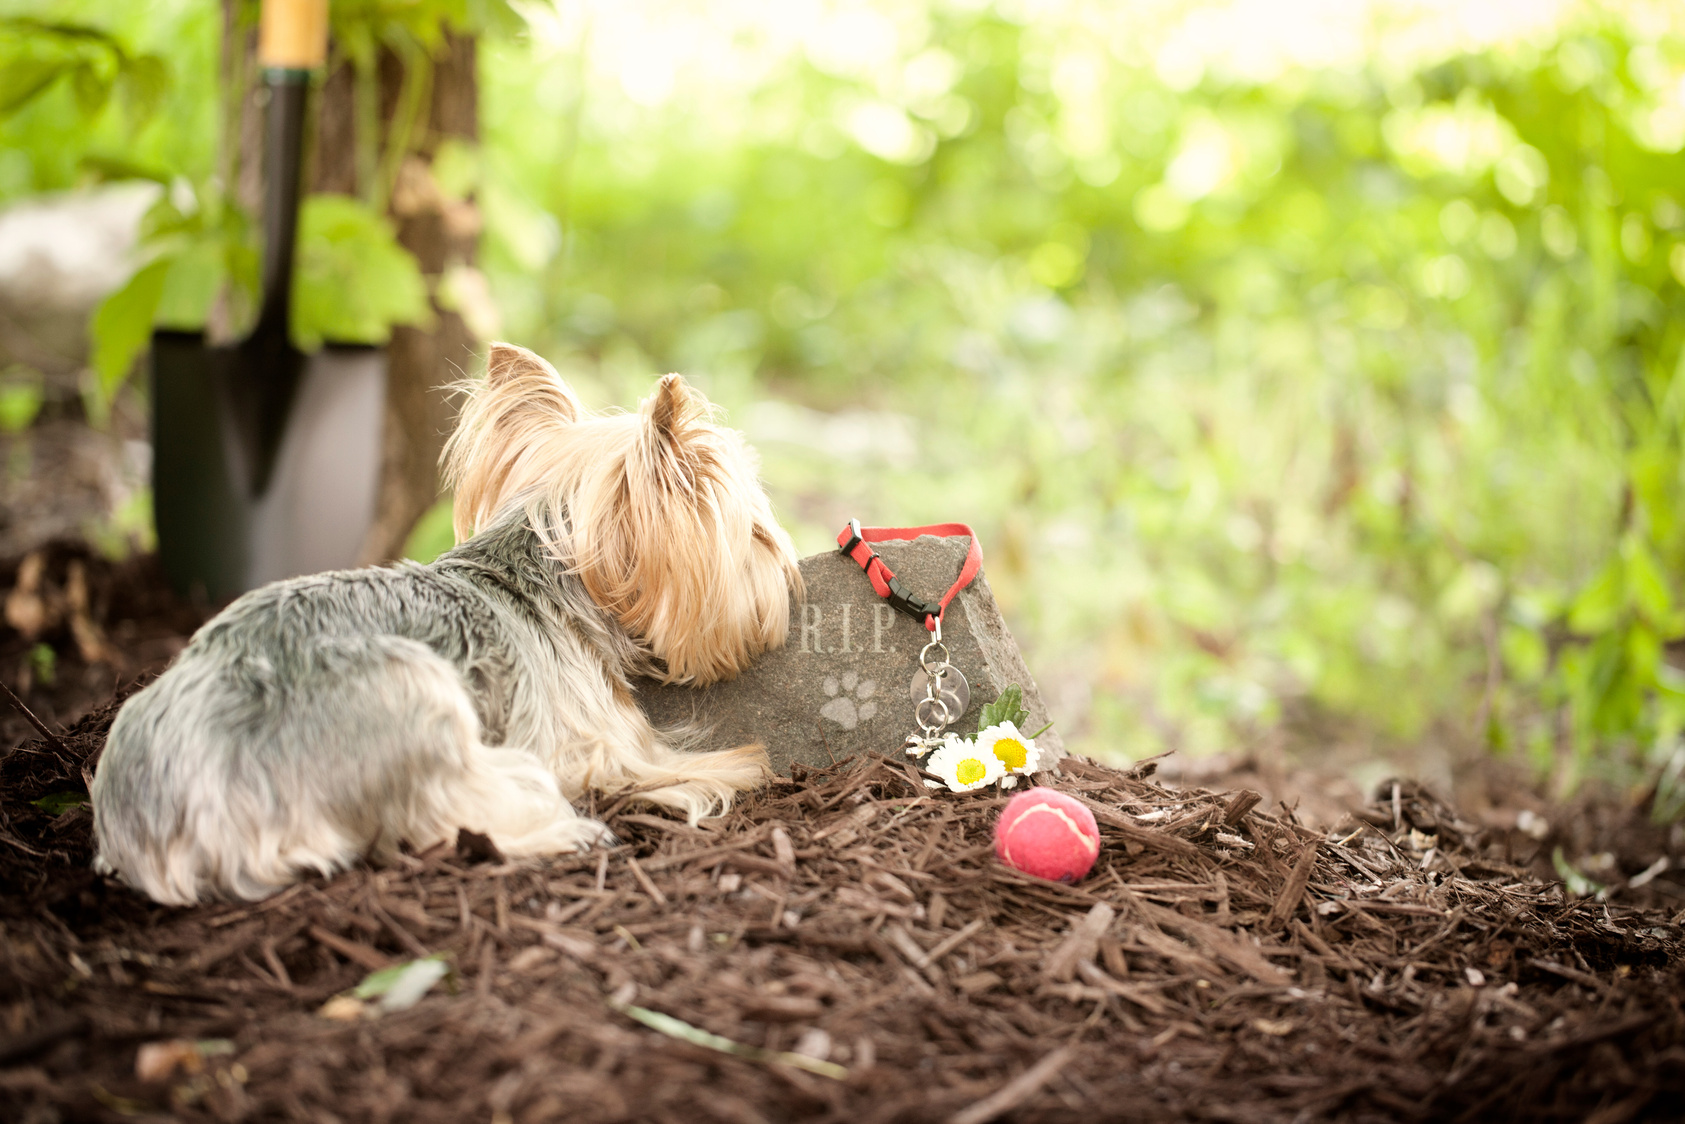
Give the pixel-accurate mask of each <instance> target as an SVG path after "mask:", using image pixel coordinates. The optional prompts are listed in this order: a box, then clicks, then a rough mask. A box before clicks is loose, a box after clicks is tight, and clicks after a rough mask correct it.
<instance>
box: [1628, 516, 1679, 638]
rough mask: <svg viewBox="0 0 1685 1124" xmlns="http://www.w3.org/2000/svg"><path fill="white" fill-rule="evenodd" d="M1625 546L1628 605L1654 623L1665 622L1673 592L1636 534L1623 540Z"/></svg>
mask: <svg viewBox="0 0 1685 1124" xmlns="http://www.w3.org/2000/svg"><path fill="white" fill-rule="evenodd" d="M1623 545H1624V546H1625V547H1626V549H1625V550H1624V551H1623V552H1622V553H1624V554H1625V555H1626V587H1627V596H1628V598H1629V599H1630V600H1631V602H1632V605H1633V607H1634V608H1636V609H1637V610H1638V611H1639V612H1640V613H1642V614H1644V616H1645V618H1646V619H1648V620H1650V621H1652V622H1653V623H1655V624H1658V625H1661V624H1665V622H1666V621H1667V619H1668V616H1669V614H1670V613H1671V611H1672V609H1673V594H1672V593H1670V592H1669V590H1668V588H1667V578H1666V577H1665V576H1664V575H1663V574H1662V568H1661V565H1660V564H1659V563H1657V561H1656V556H1655V554H1653V553H1652V552H1651V550H1650V548H1649V546H1648V545H1646V544H1645V543H1644V542H1643V541H1642V540H1640V539H1639V538H1638V537H1637V536H1636V535H1632V536H1629V537H1628V539H1627V541H1626V543H1625V544H1623Z"/></svg>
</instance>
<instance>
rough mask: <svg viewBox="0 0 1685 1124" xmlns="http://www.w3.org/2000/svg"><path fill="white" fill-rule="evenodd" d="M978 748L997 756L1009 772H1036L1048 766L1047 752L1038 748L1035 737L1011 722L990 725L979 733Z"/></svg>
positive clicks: (1002, 766) (1003, 767)
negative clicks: (1023, 731) (1020, 730)
mask: <svg viewBox="0 0 1685 1124" xmlns="http://www.w3.org/2000/svg"><path fill="white" fill-rule="evenodd" d="M977 748H978V750H980V751H981V752H983V753H986V754H988V755H989V756H991V757H994V758H996V759H997V760H999V761H1000V763H1001V768H1002V769H1004V770H1005V771H1006V772H1008V773H1023V774H1028V773H1034V772H1038V771H1040V770H1042V769H1045V768H1047V767H1048V765H1050V764H1052V762H1050V761H1047V760H1046V757H1047V754H1046V753H1044V752H1043V751H1042V750H1040V749H1037V748H1036V741H1035V739H1034V738H1032V737H1029V736H1028V735H1026V734H1023V733H1020V732H1019V730H1018V727H1017V726H1015V725H1013V724H1012V723H1011V722H1002V723H1001V724H1000V725H998V726H990V727H989V728H988V729H987V730H984V731H983V732H982V733H980V734H978V735H977Z"/></svg>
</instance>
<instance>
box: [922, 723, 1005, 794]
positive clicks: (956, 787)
mask: <svg viewBox="0 0 1685 1124" xmlns="http://www.w3.org/2000/svg"><path fill="white" fill-rule="evenodd" d="M924 767H925V768H926V769H928V770H929V771H930V772H932V773H935V774H936V775H937V776H939V777H941V778H942V780H943V782H944V783H946V784H947V786H948V788H949V789H950V790H951V791H954V792H970V791H971V790H972V789H976V788H982V787H983V786H984V785H990V784H993V783H995V782H996V781H998V780H1000V778H1001V777H1002V776H1004V775H1005V772H1006V770H1005V769H1004V768H1003V767H1002V766H1001V763H1000V758H998V757H996V756H995V755H994V754H992V753H985V752H983V751H982V750H981V749H979V748H978V746H977V743H976V742H974V741H972V740H970V739H969V738H960V737H957V736H955V735H953V734H949V735H948V740H947V741H945V742H943V743H942V748H940V749H938V750H937V751H936V752H935V753H932V754H931V755H930V759H929V760H928V761H926V762H925V763H924Z"/></svg>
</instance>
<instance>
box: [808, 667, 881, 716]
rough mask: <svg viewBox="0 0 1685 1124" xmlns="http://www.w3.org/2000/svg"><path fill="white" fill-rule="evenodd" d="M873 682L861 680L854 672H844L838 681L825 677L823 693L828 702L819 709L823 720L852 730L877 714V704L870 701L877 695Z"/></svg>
mask: <svg viewBox="0 0 1685 1124" xmlns="http://www.w3.org/2000/svg"><path fill="white" fill-rule="evenodd" d="M877 690H878V685H877V682H876V681H875V680H872V679H862V678H860V676H859V675H858V674H857V673H856V672H852V671H849V672H845V673H844V674H843V677H842V679H841V680H840V681H839V680H838V679H837V677H836V676H834V675H827V676H826V677H825V693H826V694H827V695H829V696H830V701H829V702H827V703H826V704H825V705H824V706H822V707H820V708H819V713H820V715H821V716H822V717H824V718H829V719H830V720H831V721H832V722H835V723H836V724H837V725H839V726H841V727H842V728H843V729H845V730H852V729H854V728H855V727H856V726H858V725H860V723H862V722H864V721H866V719H868V718H871V717H872V716H873V715H875V714H876V713H877V712H878V704H877V703H875V702H872V701H871V698H872V696H873V695H874V694H876V693H877Z"/></svg>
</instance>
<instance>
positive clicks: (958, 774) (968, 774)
mask: <svg viewBox="0 0 1685 1124" xmlns="http://www.w3.org/2000/svg"><path fill="white" fill-rule="evenodd" d="M988 775H989V770H988V769H986V768H984V767H983V763H982V762H981V761H979V760H977V758H975V757H967V758H966V759H965V760H963V761H961V762H960V763H959V765H958V767H956V768H955V769H954V779H955V780H957V781H959V782H960V783H961V784H976V783H977V782H978V781H980V780H982V779H983V778H984V777H986V776H988Z"/></svg>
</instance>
